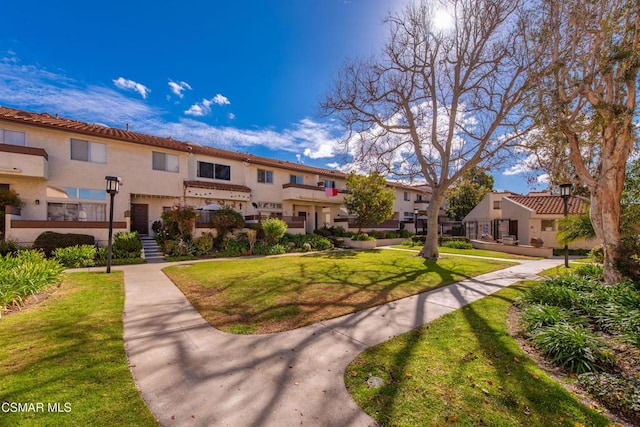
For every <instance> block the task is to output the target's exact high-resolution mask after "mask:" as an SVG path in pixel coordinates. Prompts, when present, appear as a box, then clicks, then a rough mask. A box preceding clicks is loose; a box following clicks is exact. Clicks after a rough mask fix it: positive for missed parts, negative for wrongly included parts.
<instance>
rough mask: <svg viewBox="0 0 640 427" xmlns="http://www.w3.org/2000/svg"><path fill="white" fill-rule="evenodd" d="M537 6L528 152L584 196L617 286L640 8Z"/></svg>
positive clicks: (607, 0) (624, 4) (587, 3)
mask: <svg viewBox="0 0 640 427" xmlns="http://www.w3.org/2000/svg"><path fill="white" fill-rule="evenodd" d="M538 3H539V5H540V7H539V9H538V13H539V14H540V16H539V17H538V19H537V21H538V22H540V24H539V27H537V28H536V29H535V34H536V37H537V40H536V41H535V43H536V44H535V45H532V49H531V50H532V51H536V50H537V52H539V58H540V60H539V61H538V62H537V63H536V65H535V67H533V68H532V72H533V73H534V74H536V75H537V79H536V85H535V86H533V87H534V91H533V92H532V96H531V99H532V100H534V101H535V102H534V103H533V106H532V107H533V108H532V110H533V111H534V112H535V114H534V116H535V119H536V121H537V125H538V126H539V129H540V131H539V133H538V134H537V136H538V137H537V138H536V137H535V136H536V135H535V134H534V137H533V138H532V139H531V145H530V148H531V149H533V151H536V152H538V153H540V152H541V153H542V155H540V156H539V157H541V158H543V159H544V160H545V161H546V163H547V164H549V165H555V166H554V167H553V169H552V170H550V171H549V172H550V174H551V175H552V178H553V180H554V181H555V182H559V181H561V180H566V179H571V180H572V181H579V182H580V183H582V184H584V185H586V187H587V188H588V189H589V193H590V198H591V204H590V219H591V223H592V224H593V228H594V231H595V234H596V236H597V237H599V238H600V239H601V240H602V241H603V249H604V275H605V281H606V282H607V283H608V284H613V283H616V282H618V281H619V280H620V279H621V274H620V272H619V271H618V270H617V269H616V268H615V265H616V261H615V258H616V256H617V255H616V254H617V252H618V251H617V246H618V245H619V243H620V225H621V212H622V207H621V196H622V191H623V187H624V182H625V166H626V163H627V160H628V159H629V156H630V153H631V150H632V147H633V146H634V144H635V143H636V137H637V136H636V129H634V124H633V120H634V116H635V115H636V113H637V112H636V98H637V94H636V91H637V85H638V81H637V79H638V71H639V69H640V56H639V54H638V52H640V8H639V7H638V2H637V1H634V0H602V1H598V2H594V1H591V0H568V1H563V2H559V1H556V0H539V1H538ZM567 162H570V163H571V166H572V167H571V168H567V167H566V166H565V165H566V163H567ZM568 171H570V174H568V173H567V172H568ZM574 173H575V175H576V177H575V178H577V179H574V176H573V174H574Z"/></svg>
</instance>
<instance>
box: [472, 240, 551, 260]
mask: <svg viewBox="0 0 640 427" xmlns="http://www.w3.org/2000/svg"><path fill="white" fill-rule="evenodd" d="M471 244H473V247H474V248H476V249H484V250H487V251H496V252H504V253H507V254H514V255H524V256H533V257H542V258H551V257H552V256H553V248H544V247H543V248H536V247H533V246H526V245H503V244H502V243H491V242H482V241H480V240H472V241H471Z"/></svg>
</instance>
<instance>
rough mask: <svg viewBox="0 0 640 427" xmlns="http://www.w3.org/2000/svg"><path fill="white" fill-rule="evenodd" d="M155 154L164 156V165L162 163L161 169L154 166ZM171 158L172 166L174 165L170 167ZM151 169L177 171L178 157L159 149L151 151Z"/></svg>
mask: <svg viewBox="0 0 640 427" xmlns="http://www.w3.org/2000/svg"><path fill="white" fill-rule="evenodd" d="M156 155H162V156H163V157H164V165H163V168H162V169H160V168H159V167H158V168H156V162H155V156H156ZM171 160H173V163H174V165H173V166H174V167H172V164H171V163H172V162H171ZM151 169H153V170H156V171H163V172H171V173H179V172H180V157H178V156H177V155H175V154H169V153H163V152H161V151H152V152H151Z"/></svg>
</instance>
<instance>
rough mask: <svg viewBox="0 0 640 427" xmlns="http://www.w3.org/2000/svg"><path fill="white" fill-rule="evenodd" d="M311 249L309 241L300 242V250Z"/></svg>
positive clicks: (307, 250) (306, 250)
mask: <svg viewBox="0 0 640 427" xmlns="http://www.w3.org/2000/svg"><path fill="white" fill-rule="evenodd" d="M310 250H311V244H310V243H309V242H304V243H303V244H302V251H303V252H309V251H310Z"/></svg>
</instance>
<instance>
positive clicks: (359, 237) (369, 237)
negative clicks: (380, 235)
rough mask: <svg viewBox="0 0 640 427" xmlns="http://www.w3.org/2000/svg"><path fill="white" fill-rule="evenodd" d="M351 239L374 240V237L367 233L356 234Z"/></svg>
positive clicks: (359, 240)
mask: <svg viewBox="0 0 640 427" xmlns="http://www.w3.org/2000/svg"><path fill="white" fill-rule="evenodd" d="M351 239H353V240H354V241H356V242H366V241H368V240H376V238H375V237H373V236H369V235H368V234H367V233H360V234H356V235H355V236H353V237H352V238H351Z"/></svg>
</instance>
